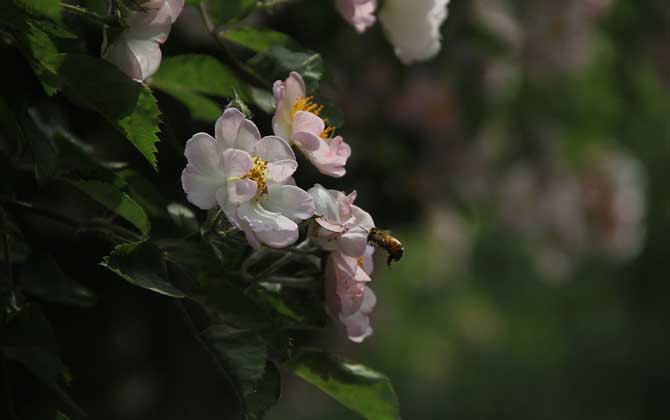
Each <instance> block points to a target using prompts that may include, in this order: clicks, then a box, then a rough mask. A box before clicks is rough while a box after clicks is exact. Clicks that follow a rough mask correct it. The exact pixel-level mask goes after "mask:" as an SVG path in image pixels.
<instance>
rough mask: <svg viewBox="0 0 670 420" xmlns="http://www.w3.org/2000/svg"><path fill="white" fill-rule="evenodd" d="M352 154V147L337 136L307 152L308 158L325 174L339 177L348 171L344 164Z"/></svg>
mask: <svg viewBox="0 0 670 420" xmlns="http://www.w3.org/2000/svg"><path fill="white" fill-rule="evenodd" d="M350 156H351V148H350V147H349V145H348V144H346V143H345V142H344V140H342V137H340V136H337V137H335V138H334V139H331V140H330V143H327V142H325V141H322V144H321V145H319V148H318V149H317V150H315V151H313V152H311V153H308V154H307V158H308V159H309V160H310V161H311V162H312V163H313V164H314V166H316V168H317V169H318V170H319V172H321V173H322V174H324V175H329V176H332V177H336V178H339V177H341V176H343V175H344V174H345V173H346V170H345V168H344V166H345V165H346V164H347V160H348V159H349V157H350Z"/></svg>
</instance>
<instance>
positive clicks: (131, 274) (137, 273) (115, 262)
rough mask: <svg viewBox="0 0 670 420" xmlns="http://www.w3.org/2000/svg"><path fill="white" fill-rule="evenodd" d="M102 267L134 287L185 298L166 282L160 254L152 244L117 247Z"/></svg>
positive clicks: (166, 278)
mask: <svg viewBox="0 0 670 420" xmlns="http://www.w3.org/2000/svg"><path fill="white" fill-rule="evenodd" d="M102 265H103V266H104V267H106V268H108V269H110V270H111V271H113V272H114V273H116V274H118V275H119V276H121V277H122V278H123V279H125V280H127V281H128V282H130V283H132V284H134V285H136V286H139V287H142V288H145V289H148V290H151V291H154V292H157V293H161V294H163V295H167V296H172V297H178V298H182V297H184V296H185V295H184V293H183V292H182V291H181V290H179V289H177V288H176V287H175V286H174V285H173V284H172V283H170V281H169V280H168V277H167V269H166V267H165V262H164V261H163V255H162V252H161V250H160V249H159V248H158V247H157V246H156V245H153V244H152V243H149V242H146V241H142V242H135V243H130V244H122V245H119V246H117V247H116V248H114V250H113V251H112V253H111V254H109V255H108V256H106V257H105V258H104V259H103V262H102Z"/></svg>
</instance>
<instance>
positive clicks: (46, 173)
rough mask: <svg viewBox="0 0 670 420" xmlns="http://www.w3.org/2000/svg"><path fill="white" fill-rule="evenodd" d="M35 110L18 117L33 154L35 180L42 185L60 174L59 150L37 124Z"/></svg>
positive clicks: (27, 111) (26, 111)
mask: <svg viewBox="0 0 670 420" xmlns="http://www.w3.org/2000/svg"><path fill="white" fill-rule="evenodd" d="M31 111H33V110H30V109H29V110H25V111H23V112H21V113H20V114H19V115H18V119H19V123H20V125H21V131H22V132H23V135H24V137H25V139H26V140H27V142H28V144H29V145H30V148H31V150H32V152H33V167H34V170H35V178H36V179H37V181H38V182H40V183H42V182H44V181H45V180H46V179H47V178H50V177H52V176H54V175H56V174H57V173H58V154H59V152H58V148H57V147H56V144H55V143H54V141H53V139H51V137H49V136H48V135H47V134H46V133H45V132H43V131H42V130H40V129H39V127H38V126H37V125H36V124H35V120H34V119H33V118H34V113H33V112H31Z"/></svg>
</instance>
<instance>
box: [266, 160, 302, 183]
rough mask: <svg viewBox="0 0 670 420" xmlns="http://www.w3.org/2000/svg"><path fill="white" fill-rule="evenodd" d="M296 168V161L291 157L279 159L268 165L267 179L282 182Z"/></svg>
mask: <svg viewBox="0 0 670 420" xmlns="http://www.w3.org/2000/svg"><path fill="white" fill-rule="evenodd" d="M296 169H298V162H296V161H295V160H291V159H286V160H280V161H278V162H274V163H270V164H269V165H268V177H269V179H268V181H271V182H273V183H283V182H284V181H286V180H287V179H288V178H290V177H291V175H293V173H294V172H295V170H296Z"/></svg>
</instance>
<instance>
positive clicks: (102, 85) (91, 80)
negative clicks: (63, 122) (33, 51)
mask: <svg viewBox="0 0 670 420" xmlns="http://www.w3.org/2000/svg"><path fill="white" fill-rule="evenodd" d="M46 62H47V65H48V66H49V69H50V70H51V71H52V72H53V73H54V74H55V75H56V76H57V80H58V84H59V86H60V88H61V89H62V90H63V92H64V93H65V95H66V96H67V97H68V98H69V99H70V100H71V101H73V102H74V103H76V104H79V105H81V106H84V107H86V108H90V109H92V110H94V111H96V112H98V113H99V114H100V115H101V116H102V117H103V118H105V119H106V120H107V121H108V122H109V123H110V124H112V125H113V126H114V127H115V128H116V129H117V130H119V131H120V132H121V133H122V134H123V135H124V136H125V137H126V138H127V139H128V141H130V142H131V143H132V144H133V145H134V146H135V148H136V149H137V150H139V151H140V153H142V155H143V156H144V157H145V158H146V159H147V161H148V162H149V163H150V164H151V166H152V167H153V168H154V169H157V159H156V152H157V149H156V144H155V143H157V142H158V137H157V135H156V134H157V133H158V132H159V131H160V130H159V128H158V124H159V122H160V111H159V109H158V105H157V103H156V99H155V98H154V96H153V95H152V94H151V91H150V90H149V88H148V87H146V86H144V85H143V84H141V83H137V82H134V81H132V80H130V79H129V78H128V77H127V76H126V75H125V74H123V73H121V72H120V71H119V70H118V69H117V68H116V67H114V66H113V65H112V64H110V63H108V62H106V61H104V60H101V59H99V58H96V57H91V56H87V55H81V54H57V55H55V56H53V57H49V58H48V60H46ZM103 92H104V94H103Z"/></svg>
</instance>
